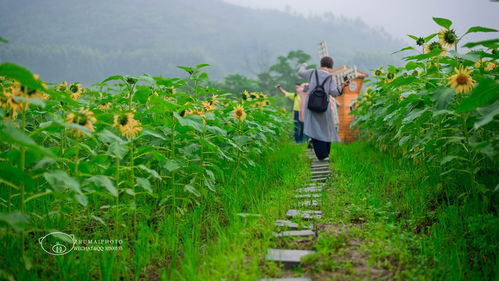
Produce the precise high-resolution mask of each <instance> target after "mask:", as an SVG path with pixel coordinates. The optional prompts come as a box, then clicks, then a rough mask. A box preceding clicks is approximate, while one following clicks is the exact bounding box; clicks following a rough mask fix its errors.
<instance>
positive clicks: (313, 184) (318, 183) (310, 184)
mask: <svg viewBox="0 0 499 281" xmlns="http://www.w3.org/2000/svg"><path fill="white" fill-rule="evenodd" d="M305 186H306V187H312V186H313V187H320V186H326V183H325V182H309V183H307V184H306V185H305Z"/></svg>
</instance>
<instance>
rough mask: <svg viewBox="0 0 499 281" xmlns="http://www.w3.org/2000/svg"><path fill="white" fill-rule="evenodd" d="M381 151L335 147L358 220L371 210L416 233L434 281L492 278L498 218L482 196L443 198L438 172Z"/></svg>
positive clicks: (419, 252)
mask: <svg viewBox="0 0 499 281" xmlns="http://www.w3.org/2000/svg"><path fill="white" fill-rule="evenodd" d="M394 156H395V155H390V154H387V153H382V152H380V151H379V150H377V149H376V148H374V147H373V146H371V145H369V144H367V143H362V142H359V143H354V144H350V145H333V147H332V157H331V158H332V159H333V162H334V164H333V165H334V168H335V169H336V171H337V172H338V173H339V175H340V177H341V178H343V180H344V181H343V182H344V183H346V184H347V186H346V188H347V189H348V190H349V195H350V196H351V197H350V198H351V204H357V207H358V208H357V210H358V212H359V213H358V214H355V215H357V216H363V215H364V216H365V212H369V210H371V211H372V212H373V214H374V215H375V216H378V217H381V218H383V219H384V220H385V221H386V222H387V223H389V224H391V223H393V224H396V225H399V226H400V227H401V228H402V229H405V230H408V231H410V232H412V233H414V234H416V235H417V236H418V237H419V239H420V244H419V245H418V246H417V249H415V250H414V253H415V254H414V255H421V256H422V257H420V260H421V262H423V261H426V262H427V264H426V266H427V267H426V268H425V270H426V271H427V272H428V273H429V275H428V276H431V278H432V279H435V280H494V278H496V277H497V274H498V271H497V268H498V267H497V264H498V255H497V253H498V243H497V239H496V238H497V237H498V236H499V218H498V216H497V213H495V211H493V210H490V209H488V208H484V206H483V204H481V203H480V202H481V198H468V200H466V201H457V200H448V198H445V197H442V196H441V195H440V194H441V193H440V191H441V190H440V189H441V185H442V183H441V182H440V181H439V175H438V172H437V171H435V172H434V173H432V172H431V171H429V170H428V169H427V168H426V167H424V166H421V165H414V163H412V162H411V161H408V160H404V159H402V158H400V157H394Z"/></svg>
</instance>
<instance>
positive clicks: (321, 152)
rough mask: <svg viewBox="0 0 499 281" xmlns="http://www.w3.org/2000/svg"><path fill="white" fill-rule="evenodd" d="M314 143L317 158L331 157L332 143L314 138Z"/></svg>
mask: <svg viewBox="0 0 499 281" xmlns="http://www.w3.org/2000/svg"><path fill="white" fill-rule="evenodd" d="M312 145H313V146H314V152H315V156H317V159H319V160H322V159H324V158H326V157H329V152H330V151H331V143H330V142H325V141H320V140H316V139H312Z"/></svg>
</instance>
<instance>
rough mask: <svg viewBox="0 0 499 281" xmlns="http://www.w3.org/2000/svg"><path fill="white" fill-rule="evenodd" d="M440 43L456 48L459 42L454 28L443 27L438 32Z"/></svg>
mask: <svg viewBox="0 0 499 281" xmlns="http://www.w3.org/2000/svg"><path fill="white" fill-rule="evenodd" d="M438 38H439V43H440V45H441V46H443V47H449V48H454V46H456V44H457V35H456V31H455V30H454V29H442V30H440V32H439V33H438Z"/></svg>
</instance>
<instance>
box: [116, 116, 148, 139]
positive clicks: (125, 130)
mask: <svg viewBox="0 0 499 281" xmlns="http://www.w3.org/2000/svg"><path fill="white" fill-rule="evenodd" d="M113 127H115V128H118V129H119V131H120V134H121V135H122V136H124V137H125V138H129V139H130V138H133V137H135V136H136V135H137V133H138V132H140V131H142V126H141V124H140V121H137V120H135V118H134V114H133V113H132V112H128V113H123V114H120V115H114V122H113Z"/></svg>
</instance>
